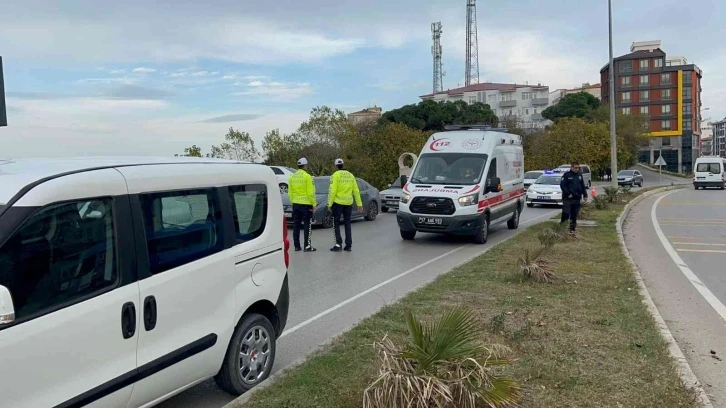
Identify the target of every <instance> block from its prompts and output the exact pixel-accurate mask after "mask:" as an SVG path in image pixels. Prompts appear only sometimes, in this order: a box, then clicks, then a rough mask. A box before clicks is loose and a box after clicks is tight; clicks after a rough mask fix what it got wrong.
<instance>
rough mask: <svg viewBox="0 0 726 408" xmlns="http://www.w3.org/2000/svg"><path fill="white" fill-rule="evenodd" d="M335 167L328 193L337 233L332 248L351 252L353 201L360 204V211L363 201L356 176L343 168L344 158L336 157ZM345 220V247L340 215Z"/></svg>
mask: <svg viewBox="0 0 726 408" xmlns="http://www.w3.org/2000/svg"><path fill="white" fill-rule="evenodd" d="M335 167H337V168H338V170H336V172H335V173H333V175H332V176H330V193H329V194H328V211H332V212H333V225H334V228H333V231H334V233H335V245H334V246H333V247H332V248H330V250H331V251H333V252H340V251H341V250H345V251H347V252H350V251H351V250H352V246H353V236H352V232H351V227H350V216H351V214H352V212H353V201H355V204H356V205H357V206H358V211H359V212H361V213H362V212H363V202H362V201H361V199H360V190H359V189H358V181H357V180H356V179H355V176H354V175H353V174H351V173H350V172H349V171H348V170H343V159H335ZM341 215H342V216H343V221H344V222H345V247H344V248H341V246H342V244H343V237H341V236H340V216H341Z"/></svg>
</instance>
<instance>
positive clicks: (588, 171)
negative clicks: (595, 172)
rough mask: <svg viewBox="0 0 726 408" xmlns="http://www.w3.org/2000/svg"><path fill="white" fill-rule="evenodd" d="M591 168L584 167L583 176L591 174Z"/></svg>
mask: <svg viewBox="0 0 726 408" xmlns="http://www.w3.org/2000/svg"><path fill="white" fill-rule="evenodd" d="M589 173H590V168H589V167H587V166H582V174H589Z"/></svg>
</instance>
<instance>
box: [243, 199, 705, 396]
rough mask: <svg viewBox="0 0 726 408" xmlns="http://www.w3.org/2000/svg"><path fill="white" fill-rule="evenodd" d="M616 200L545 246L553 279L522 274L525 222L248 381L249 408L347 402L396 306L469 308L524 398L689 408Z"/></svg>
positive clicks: (370, 368)
mask: <svg viewBox="0 0 726 408" xmlns="http://www.w3.org/2000/svg"><path fill="white" fill-rule="evenodd" d="M621 211H622V205H611V207H610V209H608V210H600V211H597V210H593V211H592V212H591V213H590V215H589V217H588V218H589V219H591V220H596V221H597V222H598V226H597V227H590V228H583V227H581V228H580V229H579V232H578V238H577V239H574V240H571V241H567V242H564V243H560V244H558V245H556V246H555V247H554V248H552V249H551V250H548V251H546V252H545V254H544V257H545V258H546V259H548V260H549V261H551V262H552V265H553V268H554V270H555V273H556V274H557V277H558V279H557V281H556V282H555V283H553V284H538V283H533V282H529V281H525V282H522V281H521V279H520V275H519V274H518V268H517V259H518V258H519V257H522V256H523V255H524V250H525V248H537V247H538V246H539V243H538V241H537V234H538V233H539V232H540V231H542V230H544V229H545V228H547V227H548V224H549V223H543V224H540V225H535V226H532V227H530V228H529V229H527V230H526V231H524V232H522V233H521V234H519V235H518V236H516V237H515V238H512V239H510V240H508V241H506V242H504V243H502V244H499V245H497V246H496V247H494V248H492V249H491V250H490V251H488V252H487V253H486V254H484V255H482V256H480V257H478V258H477V259H475V260H473V261H471V262H470V263H468V264H466V265H463V266H461V267H459V268H456V269H454V270H453V271H451V272H450V273H447V274H445V275H442V276H441V277H439V278H438V279H437V280H436V281H434V282H432V283H431V284H429V285H427V286H425V287H424V288H422V289H420V290H418V291H416V292H413V293H410V294H409V295H407V296H406V297H404V298H403V299H402V300H401V301H399V302H398V303H395V304H392V305H389V306H386V307H384V308H383V309H381V310H380V311H379V312H378V313H376V314H375V315H373V316H371V317H369V318H367V319H365V320H364V321H362V322H361V323H360V324H359V325H357V326H356V327H354V328H353V329H351V330H350V331H348V332H346V333H344V334H343V335H341V336H339V337H338V338H336V339H335V340H334V341H333V342H332V344H331V345H330V346H329V347H327V348H326V349H325V350H322V351H320V352H318V353H315V354H314V355H313V356H311V358H310V359H308V360H307V361H306V362H304V363H303V364H301V365H300V366H298V367H296V368H293V369H291V370H290V371H289V372H287V373H286V374H285V375H283V376H282V377H281V378H279V379H278V380H277V381H276V382H275V383H274V384H272V385H271V386H269V387H267V388H265V389H263V390H259V392H256V393H255V394H254V396H253V397H252V398H251V400H250V401H248V402H247V403H246V404H245V405H244V406H245V407H252V408H268V407H269V408H303V407H304V408H308V407H310V408H312V407H316V408H348V407H350V408H353V407H361V406H362V395H363V390H364V389H365V388H366V387H367V386H368V385H369V384H370V382H371V381H372V379H373V378H374V377H375V374H376V366H375V361H376V360H375V350H374V348H373V346H372V345H373V343H374V341H377V340H380V339H381V338H382V337H383V336H384V335H385V334H388V335H389V336H391V337H392V338H394V339H403V338H405V337H406V335H407V332H406V325H405V319H404V311H405V310H406V309H407V308H410V309H412V310H414V311H415V313H416V315H417V317H419V318H422V319H425V320H427V319H429V318H433V317H434V316H437V315H438V314H440V313H441V312H442V311H443V310H445V309H447V308H451V307H454V306H465V307H467V308H471V309H473V310H474V311H475V312H476V313H477V314H478V315H479V317H480V320H481V324H482V327H484V328H485V333H484V335H485V336H486V337H487V338H486V339H485V341H486V342H488V343H501V344H505V345H508V346H510V347H511V348H513V350H514V357H515V358H516V359H517V361H516V362H515V363H514V364H513V365H511V366H510V367H507V368H506V373H507V374H508V375H511V376H512V377H514V378H515V379H516V380H518V381H519V382H520V383H521V384H522V386H523V387H524V388H525V390H526V392H525V396H524V399H523V400H522V401H521V405H522V406H524V407H534V408H537V407H629V408H630V407H696V406H697V403H696V397H695V394H694V393H693V392H692V391H691V390H688V389H686V388H685V387H684V386H683V385H682V383H681V381H680V379H679V376H678V374H677V372H676V368H675V364H674V362H673V360H672V359H671V358H670V355H669V354H668V350H667V345H666V343H665V341H664V340H663V339H662V338H661V336H660V334H659V332H658V329H657V327H656V325H655V323H654V322H653V320H652V318H651V316H650V314H649V313H648V311H647V309H646V307H645V305H644V304H643V303H642V299H641V297H640V295H639V293H638V289H637V288H638V287H637V284H636V281H635V278H634V275H633V273H632V270H631V266H630V264H629V263H628V262H627V260H626V258H625V257H624V256H623V254H622V252H621V249H620V245H619V242H618V237H617V232H616V229H615V222H616V219H617V217H618V215H619V214H620V212H621Z"/></svg>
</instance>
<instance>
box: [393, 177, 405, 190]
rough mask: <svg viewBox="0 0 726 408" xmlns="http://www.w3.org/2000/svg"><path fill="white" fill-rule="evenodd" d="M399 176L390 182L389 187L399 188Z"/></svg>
mask: <svg viewBox="0 0 726 408" xmlns="http://www.w3.org/2000/svg"><path fill="white" fill-rule="evenodd" d="M401 187H403V186H401V177H399V178H397V179H396V180H395V181H394V182H393V183H391V188H401Z"/></svg>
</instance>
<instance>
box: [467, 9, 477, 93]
mask: <svg viewBox="0 0 726 408" xmlns="http://www.w3.org/2000/svg"><path fill="white" fill-rule="evenodd" d="M478 83H479V41H478V39H477V33H476V0H467V1H466V73H465V74H464V86H469V85H472V84H478Z"/></svg>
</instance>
